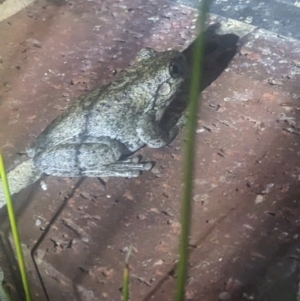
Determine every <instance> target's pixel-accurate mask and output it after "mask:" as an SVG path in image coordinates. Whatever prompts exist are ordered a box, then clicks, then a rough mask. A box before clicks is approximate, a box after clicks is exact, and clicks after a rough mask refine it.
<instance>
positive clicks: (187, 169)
mask: <svg viewBox="0 0 300 301" xmlns="http://www.w3.org/2000/svg"><path fill="white" fill-rule="evenodd" d="M210 2H211V1H210V0H202V1H201V5H200V8H199V16H198V20H197V25H198V30H199V32H200V34H199V36H198V38H197V39H196V41H195V45H194V49H193V66H192V77H191V82H190V90H189V98H188V120H187V128H186V136H185V137H186V141H187V142H186V147H185V153H184V172H183V179H184V181H183V184H184V186H183V193H182V208H181V233H180V242H179V261H178V264H177V271H176V276H177V279H176V294H175V301H183V300H184V297H185V284H186V278H187V268H188V258H189V249H188V245H189V233H190V224H191V208H192V193H193V174H194V153H195V131H196V126H197V112H198V99H199V93H200V84H201V82H202V78H203V54H204V37H203V33H204V28H205V24H206V14H207V12H208V10H209V5H210Z"/></svg>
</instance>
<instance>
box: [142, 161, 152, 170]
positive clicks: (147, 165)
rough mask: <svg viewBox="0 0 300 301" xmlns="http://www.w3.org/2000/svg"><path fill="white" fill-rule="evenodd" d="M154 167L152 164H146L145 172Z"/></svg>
mask: <svg viewBox="0 0 300 301" xmlns="http://www.w3.org/2000/svg"><path fill="white" fill-rule="evenodd" d="M153 166H154V164H153V163H151V162H147V163H144V170H150V169H151V168H152V167H153Z"/></svg>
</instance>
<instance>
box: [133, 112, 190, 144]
mask: <svg viewBox="0 0 300 301" xmlns="http://www.w3.org/2000/svg"><path fill="white" fill-rule="evenodd" d="M183 125H184V118H183V117H182V118H180V119H179V120H178V121H177V123H176V124H175V125H174V126H172V127H171V129H169V130H165V129H163V128H161V127H160V126H159V121H157V120H156V113H155V112H154V111H150V112H147V113H146V114H144V115H143V116H142V118H141V119H140V120H139V122H138V126H137V134H138V136H139V138H140V139H141V140H142V141H143V142H144V143H145V144H146V145H147V146H148V147H152V148H160V147H163V146H165V145H167V144H169V143H170V142H171V141H172V140H173V139H174V138H175V137H176V135H177V134H178V132H179V130H180V129H181V128H182V127H183Z"/></svg>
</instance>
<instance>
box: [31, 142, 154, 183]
mask: <svg viewBox="0 0 300 301" xmlns="http://www.w3.org/2000/svg"><path fill="white" fill-rule="evenodd" d="M123 155H124V146H123V145H122V144H121V143H120V142H118V141H116V140H113V139H110V141H107V139H106V141H105V142H104V143H84V144H61V145H58V146H56V147H55V148H52V149H49V150H46V151H43V152H40V153H37V154H36V155H35V156H34V158H33V162H34V165H35V167H36V168H37V169H39V170H40V171H42V172H44V173H46V174H48V175H54V176H62V177H80V176H87V177H136V176H138V175H139V174H140V171H143V170H149V169H151V167H152V164H151V163H149V162H138V160H136V158H130V159H126V160H124V161H123V160H121V158H122V156H123Z"/></svg>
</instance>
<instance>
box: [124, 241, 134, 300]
mask: <svg viewBox="0 0 300 301" xmlns="http://www.w3.org/2000/svg"><path fill="white" fill-rule="evenodd" d="M131 251H132V246H130V247H129V249H128V252H127V254H126V258H125V267H124V271H123V287H122V288H123V289H122V292H123V301H129V258H130V255H131Z"/></svg>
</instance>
